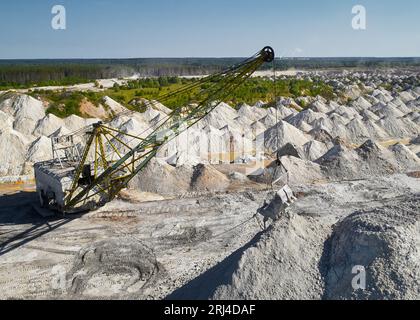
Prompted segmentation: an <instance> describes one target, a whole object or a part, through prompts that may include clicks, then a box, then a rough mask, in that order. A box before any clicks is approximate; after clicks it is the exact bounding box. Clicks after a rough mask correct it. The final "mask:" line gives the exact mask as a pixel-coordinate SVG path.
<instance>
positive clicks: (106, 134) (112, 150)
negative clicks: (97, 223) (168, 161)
mask: <svg viewBox="0 0 420 320" xmlns="http://www.w3.org/2000/svg"><path fill="white" fill-rule="evenodd" d="M273 59H274V51H273V49H272V48H270V47H265V48H264V49H263V50H261V51H260V52H258V53H257V54H256V55H254V56H253V57H251V58H249V59H247V60H245V61H244V62H242V63H241V64H239V65H236V66H233V67H231V68H229V69H228V70H226V71H223V72H220V73H217V74H215V75H212V76H209V77H206V78H203V79H201V80H199V81H197V82H194V83H193V84H190V85H187V86H186V87H184V88H181V89H179V90H177V91H175V92H173V93H170V94H168V95H165V96H163V97H161V98H160V99H159V101H160V102H164V101H165V100H166V99H168V98H171V97H173V96H174V95H176V94H184V93H186V92H192V91H193V90H194V89H197V88H200V87H201V88H202V85H203V84H207V86H206V88H207V89H205V90H199V91H198V94H197V95H196V96H194V97H193V102H194V103H195V104H194V105H193V104H188V105H187V106H180V107H179V108H176V109H174V110H173V111H172V112H171V113H170V114H169V115H168V116H167V117H164V118H163V119H161V120H160V121H159V122H158V123H157V124H156V125H155V127H154V129H152V132H151V133H150V134H149V135H148V136H147V137H145V138H141V137H138V136H134V135H130V134H128V133H126V132H124V131H122V130H118V129H115V128H111V127H109V126H106V125H105V124H103V123H97V124H95V125H93V130H92V131H91V132H88V135H89V136H88V139H87V142H86V146H85V148H84V151H83V154H82V157H81V161H80V163H79V164H78V166H77V168H76V169H75V172H74V176H73V180H72V184H71V188H70V190H68V191H67V195H66V198H65V207H64V210H63V211H64V212H72V211H77V210H80V209H83V210H84V209H94V208H95V207H98V206H102V205H104V204H105V203H107V202H109V201H111V200H112V199H113V198H114V197H115V196H116V195H117V194H118V192H119V191H120V190H121V189H123V188H125V187H126V186H127V184H128V182H129V181H130V180H131V179H132V178H133V177H134V176H135V175H136V174H137V173H138V172H139V171H141V170H142V169H143V168H144V167H145V166H146V164H147V163H148V162H149V161H150V160H151V159H152V158H153V157H154V156H155V155H156V153H157V152H158V150H159V148H160V147H161V146H162V145H163V144H165V143H167V142H168V141H170V140H171V139H173V138H175V137H176V136H178V135H179V134H180V133H181V132H183V131H184V130H186V129H188V128H189V127H191V126H193V125H194V124H196V123H197V122H198V121H200V120H201V119H202V118H204V117H205V116H206V115H207V114H209V113H210V112H211V111H213V110H214V109H215V108H216V107H217V105H218V104H219V103H220V102H222V101H223V100H224V99H226V98H227V97H229V96H230V95H231V94H232V92H233V91H234V90H235V89H236V88H237V87H238V86H239V85H241V84H242V83H243V82H244V81H245V80H246V79H247V78H249V77H250V76H251V75H252V73H254V72H255V70H257V69H258V68H259V67H260V66H261V65H262V64H263V63H264V62H270V61H273ZM127 139H131V141H130V142H127ZM133 142H135V143H133ZM133 144H134V146H133Z"/></svg>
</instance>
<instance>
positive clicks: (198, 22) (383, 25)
mask: <svg viewBox="0 0 420 320" xmlns="http://www.w3.org/2000/svg"><path fill="white" fill-rule="evenodd" d="M56 4H61V5H64V6H65V8H66V11H67V29H66V30H53V29H52V28H51V19H52V17H53V15H52V14H51V8H52V6H53V5H56ZM356 4H361V5H364V6H365V7H366V11H367V29H366V30H363V31H355V30H353V29H352V27H351V21H352V18H353V15H352V12H351V10H352V7H353V6H354V5H356ZM265 45H271V46H273V47H274V49H275V50H276V53H277V55H282V56H304V57H320V56H328V57H332V56H347V57H350V56H380V57H389V56H392V57H396V56H420V1H418V0H400V1H398V0H317V1H315V0H150V1H145V0H36V1H35V0H13V1H12V0H2V1H1V3H0V59H8V58H14V59H18V58H19V59H20V58H129V57H231V56H235V57H238V56H240V57H244V56H250V55H251V54H253V53H255V52H256V51H257V50H259V49H260V48H262V47H263V46H265Z"/></svg>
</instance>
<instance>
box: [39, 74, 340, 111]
mask: <svg viewBox="0 0 420 320" xmlns="http://www.w3.org/2000/svg"><path fill="white" fill-rule="evenodd" d="M194 81H197V79H185V78H178V77H159V78H149V79H140V80H133V81H129V82H127V84H126V85H121V86H120V85H115V86H114V87H113V88H111V89H107V90H104V91H100V92H66V91H44V90H34V91H33V92H32V93H31V94H32V95H33V96H35V97H37V98H42V99H44V100H46V101H48V102H50V107H49V108H48V110H47V112H50V113H53V114H54V115H56V116H59V117H66V116H68V115H70V114H77V115H82V114H81V112H80V109H79V107H80V103H81V102H82V101H83V100H84V99H86V100H88V101H90V102H91V103H93V104H94V105H96V106H98V105H99V104H100V103H101V101H102V99H103V97H104V96H109V97H111V98H112V99H114V100H115V101H118V102H119V103H121V104H122V105H124V106H125V107H127V108H129V109H131V110H136V111H144V110H143V106H142V104H141V103H136V100H141V99H148V100H152V99H154V100H158V101H160V100H161V99H160V97H162V96H163V95H165V94H168V93H170V92H173V91H175V90H177V89H179V88H181V87H182V86H184V85H186V84H190V83H193V82H194ZM204 89H207V87H206V85H202V86H201V87H199V88H197V89H196V90H195V91H193V92H188V93H184V94H181V95H175V96H173V97H171V98H170V99H168V100H165V101H164V102H163V103H164V104H165V105H166V106H167V107H169V108H175V107H178V106H182V105H185V104H186V103H188V102H194V98H195V97H196V96H199V94H200V90H204ZM274 95H276V96H282V97H291V98H296V97H299V96H317V95H320V96H322V97H324V98H326V99H328V100H330V99H332V98H333V96H334V92H333V89H332V87H331V86H329V85H327V84H325V83H323V82H320V81H314V82H312V81H308V80H297V79H292V78H291V79H280V80H277V81H276V82H275V86H274V84H273V81H271V80H269V79H265V78H250V79H248V80H247V81H245V82H244V83H243V84H242V85H241V86H239V87H238V88H237V89H236V90H235V92H234V93H233V94H232V95H231V97H229V98H228V99H226V101H225V102H228V103H230V104H231V105H233V106H237V105H239V104H241V103H247V104H250V105H253V104H255V103H256V102H257V101H260V100H261V101H265V102H268V103H269V102H272V101H273V100H274Z"/></svg>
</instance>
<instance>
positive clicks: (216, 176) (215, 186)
mask: <svg viewBox="0 0 420 320" xmlns="http://www.w3.org/2000/svg"><path fill="white" fill-rule="evenodd" d="M229 184H230V180H229V178H228V177H226V175H224V174H223V173H221V172H219V171H217V170H216V169H215V168H213V167H212V166H210V165H205V164H198V165H196V166H194V172H193V175H192V177H191V184H190V186H191V190H193V191H213V192H214V191H224V190H226V189H227V188H228V187H229Z"/></svg>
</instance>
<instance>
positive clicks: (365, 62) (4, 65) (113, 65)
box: [0, 58, 420, 88]
mask: <svg viewBox="0 0 420 320" xmlns="http://www.w3.org/2000/svg"><path fill="white" fill-rule="evenodd" d="M243 59H244V58H139V59H82V60H79V59H68V60H0V88H7V87H10V88H19V87H24V86H32V85H38V86H43V85H68V84H75V83H83V82H89V81H93V80H95V79H105V78H122V77H127V76H132V75H135V74H136V75H139V76H142V77H161V76H194V75H203V74H210V73H214V72H216V71H220V70H223V69H225V68H227V67H229V66H231V65H234V64H236V63H239V62H241V61H242V60H243ZM275 65H276V69H277V70H288V69H292V68H295V69H299V70H314V69H339V68H347V69H354V68H361V69H373V68H390V67H395V68H396V67H398V68H410V67H416V68H417V67H420V58H283V59H276V61H275ZM269 68H272V64H265V65H264V66H263V67H262V70H264V69H269Z"/></svg>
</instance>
